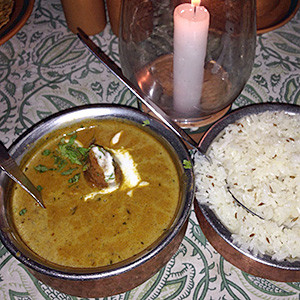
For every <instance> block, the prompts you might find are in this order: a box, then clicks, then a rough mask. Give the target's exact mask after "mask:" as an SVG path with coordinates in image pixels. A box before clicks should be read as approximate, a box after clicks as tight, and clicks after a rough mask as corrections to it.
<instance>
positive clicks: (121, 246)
mask: <svg viewBox="0 0 300 300" xmlns="http://www.w3.org/2000/svg"><path fill="white" fill-rule="evenodd" d="M75 131H76V133H75ZM116 134H118V135H117V136H118V139H117V140H114V143H115V144H113V143H112V140H113V137H115V136H116ZM70 140H72V142H73V145H72V147H75V148H76V147H82V149H87V148H88V147H89V145H90V144H91V143H94V144H98V145H102V146H104V147H108V148H110V149H116V150H117V149H126V150H127V151H128V153H130V155H131V157H132V159H133V160H134V163H135V166H136V170H137V172H138V174H139V176H140V179H141V181H142V183H144V184H139V185H136V186H135V187H132V186H131V187H130V186H123V187H122V186H121V187H120V188H118V189H117V190H115V191H113V192H111V193H107V194H97V193H95V194H96V196H95V197H94V198H86V197H85V196H86V195H89V194H91V193H93V192H97V188H95V187H93V186H92V185H91V184H89V183H88V182H87V181H86V179H85V176H83V171H84V163H83V164H82V165H79V164H76V163H71V161H70V159H69V157H67V156H63V155H62V152H63V147H61V148H59V147H60V146H62V145H65V144H67V143H68V142H70ZM74 140H75V142H74ZM58 145H60V146H58ZM27 158H28V157H27ZM23 169H24V171H25V173H26V175H27V176H28V177H29V178H30V179H31V180H32V182H33V183H34V185H35V186H37V187H38V188H39V189H41V193H42V196H43V201H44V203H45V205H46V209H43V208H41V207H40V206H38V205H36V203H35V201H34V200H33V199H32V198H31V197H30V196H29V195H27V194H26V193H25V192H24V191H23V189H22V188H20V187H19V186H14V189H13V192H12V197H11V209H12V214H13V221H14V224H15V227H16V229H17V231H18V233H19V235H20V237H21V238H22V239H23V241H24V242H25V243H26V244H27V245H28V246H29V248H31V249H32V250H33V251H34V252H36V253H37V254H38V255H40V256H41V257H43V258H45V259H47V260H48V261H51V262H53V263H56V264H59V265H62V266H70V267H97V266H106V265H110V264H113V263H116V262H119V261H122V260H125V259H127V258H130V257H132V256H133V255H135V254H137V253H139V252H140V251H142V250H144V249H145V248H147V247H148V246H150V245H151V244H152V243H153V242H154V241H155V240H157V239H158V238H159V237H160V236H161V235H162V234H163V232H164V231H165V230H166V229H167V228H168V227H169V226H170V224H171V222H172V220H173V218H174V215H175V213H176V210H177V208H178V205H179V194H180V191H179V189H180V188H179V178H178V173H177V169H176V166H175V164H174V162H173V160H172V158H171V156H170V155H169V153H168V151H167V150H166V149H165V148H164V146H163V145H162V144H161V143H160V142H159V141H157V140H156V139H155V138H154V137H153V136H151V135H150V134H148V133H146V132H145V131H144V130H142V129H140V128H138V127H137V126H134V125H132V124H128V123H124V122H122V121H118V120H101V121H99V120H98V121H89V122H86V123H83V124H79V125H78V124H77V125H76V126H75V125H74V126H73V127H69V128H67V129H62V130H59V131H57V132H55V134H54V135H53V134H50V135H49V136H48V137H47V138H46V139H45V142H43V143H41V144H40V145H39V147H38V148H37V149H36V150H35V151H34V152H33V153H32V154H30V157H29V159H26V162H25V163H24V166H23ZM78 174H79V175H78Z"/></svg>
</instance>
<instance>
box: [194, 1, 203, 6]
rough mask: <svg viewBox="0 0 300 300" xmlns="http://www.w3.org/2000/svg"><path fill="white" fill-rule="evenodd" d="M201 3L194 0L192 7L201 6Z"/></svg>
mask: <svg viewBox="0 0 300 300" xmlns="http://www.w3.org/2000/svg"><path fill="white" fill-rule="evenodd" d="M200 2H201V0H192V5H194V6H199V5H200Z"/></svg>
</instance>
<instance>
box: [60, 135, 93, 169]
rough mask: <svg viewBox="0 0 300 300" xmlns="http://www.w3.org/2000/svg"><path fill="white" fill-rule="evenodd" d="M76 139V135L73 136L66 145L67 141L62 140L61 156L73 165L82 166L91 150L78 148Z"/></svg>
mask: <svg viewBox="0 0 300 300" xmlns="http://www.w3.org/2000/svg"><path fill="white" fill-rule="evenodd" d="M76 137H77V135H76V134H74V135H72V136H71V137H70V140H69V141H68V142H67V143H65V140H64V139H62V140H61V141H60V143H59V145H58V148H59V151H60V154H61V155H62V156H63V157H65V158H68V159H69V160H70V162H71V163H72V164H77V165H82V163H83V161H85V159H86V157H87V154H88V151H89V150H90V149H89V148H88V149H87V148H83V147H78V146H77V145H76V144H75V140H76Z"/></svg>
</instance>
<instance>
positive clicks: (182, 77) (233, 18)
mask: <svg viewBox="0 0 300 300" xmlns="http://www.w3.org/2000/svg"><path fill="white" fill-rule="evenodd" d="M255 16H256V11H255V0H239V1H237V0H203V1H202V2H201V6H198V5H197V4H196V5H192V4H191V3H190V2H189V1H181V0H123V6H122V11H121V19H120V41H119V51H120V61H121V67H122V70H123V73H124V74H125V76H127V77H128V78H129V79H131V80H132V82H133V83H134V84H136V86H137V87H139V88H140V89H141V90H142V91H143V92H144V93H146V94H147V95H148V96H149V97H150V98H151V99H152V100H153V101H154V102H155V103H157V104H158V105H159V106H160V107H161V108H162V109H163V110H164V111H165V112H166V113H167V114H168V115H169V116H171V118H172V119H173V120H174V121H176V122H177V123H178V124H179V125H180V126H181V127H183V128H195V127H196V128H197V127H203V126H205V125H207V124H211V123H213V122H214V121H216V120H217V119H219V118H220V117H222V116H223V115H224V114H225V113H226V112H227V111H228V110H229V109H230V107H231V104H232V102H233V101H234V100H235V99H236V98H237V96H238V95H239V94H240V92H241V91H242V89H243V87H244V85H245V83H246V82H247V80H248V79H249V76H250V74H251V70H252V66H253V61H254V56H255V45H256V20H255Z"/></svg>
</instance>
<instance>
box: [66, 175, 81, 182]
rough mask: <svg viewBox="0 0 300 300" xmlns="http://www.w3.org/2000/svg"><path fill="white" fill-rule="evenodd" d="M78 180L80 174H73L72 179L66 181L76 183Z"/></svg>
mask: <svg viewBox="0 0 300 300" xmlns="http://www.w3.org/2000/svg"><path fill="white" fill-rule="evenodd" d="M79 179H80V173H77V174H75V175H74V176H73V177H72V178H70V179H69V180H68V182H69V183H76V182H78V181H79Z"/></svg>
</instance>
